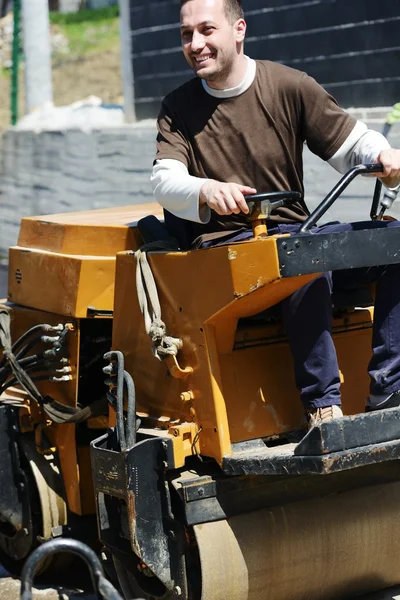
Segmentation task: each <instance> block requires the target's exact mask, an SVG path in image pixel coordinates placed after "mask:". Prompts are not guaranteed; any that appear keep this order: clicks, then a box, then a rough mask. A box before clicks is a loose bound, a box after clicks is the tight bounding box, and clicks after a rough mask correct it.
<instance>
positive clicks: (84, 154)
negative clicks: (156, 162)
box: [0, 122, 156, 260]
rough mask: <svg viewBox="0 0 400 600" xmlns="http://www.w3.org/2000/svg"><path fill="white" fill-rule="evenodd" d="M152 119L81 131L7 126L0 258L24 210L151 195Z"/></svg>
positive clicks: (1, 161) (0, 173) (1, 158)
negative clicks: (24, 128)
mask: <svg viewBox="0 0 400 600" xmlns="http://www.w3.org/2000/svg"><path fill="white" fill-rule="evenodd" d="M155 136H156V132H155V123H154V122H151V123H150V124H146V123H144V124H140V125H136V126H126V127H121V128H118V129H111V130H109V129H107V130H103V131H94V132H92V133H84V132H82V131H78V130H76V131H74V130H72V131H57V132H43V133H34V132H28V131H15V130H9V131H7V132H6V133H5V134H4V135H3V139H2V144H1V146H0V210H1V219H0V260H1V259H3V260H4V259H5V258H6V256H7V252H8V247H9V246H10V245H13V244H15V243H16V240H17V237H18V228H19V222H20V220H21V218H22V217H23V216H28V215H41V214H50V213H57V212H74V211H79V210H90V209H95V208H106V207H109V206H113V205H114V206H118V205H121V206H122V205H126V204H141V203H143V202H147V201H149V200H150V199H151V198H152V196H151V189H150V182H149V176H150V171H151V168H152V162H153V159H154V154H155Z"/></svg>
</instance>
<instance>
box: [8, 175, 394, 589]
mask: <svg viewBox="0 0 400 600" xmlns="http://www.w3.org/2000/svg"><path fill="white" fill-rule="evenodd" d="M380 168H381V167H380V166H379V165H360V166H358V167H355V168H354V169H352V170H351V171H350V172H349V173H347V174H346V175H345V176H344V177H343V178H342V180H341V181H340V182H339V183H338V184H337V185H336V186H335V188H334V189H333V190H332V191H331V192H330V193H329V194H328V196H327V197H326V198H325V199H324V200H323V202H322V203H321V205H320V206H319V207H318V208H317V209H316V210H315V211H314V212H313V213H312V214H311V215H310V216H309V217H308V219H307V221H306V222H305V223H304V224H303V225H302V227H301V229H300V231H299V232H298V234H295V235H291V236H287V235H284V236H282V235H272V236H269V235H267V228H266V221H267V219H268V215H269V214H270V212H271V210H273V208H274V207H276V206H277V205H280V206H281V205H284V204H285V203H286V204H287V203H290V202H293V201H294V200H296V199H297V195H296V192H274V193H270V194H260V195H258V196H257V197H252V198H248V202H249V205H250V206H251V210H250V217H249V219H250V220H251V222H252V223H251V224H252V227H253V232H254V237H253V238H252V239H249V240H247V241H243V242H239V243H226V244H222V245H218V246H214V247H211V248H204V249H191V248H190V247H188V246H187V242H186V241H185V227H186V225H185V223H184V222H180V223H177V222H176V220H174V219H173V218H171V215H168V214H167V215H165V219H164V218H163V215H162V213H161V209H160V208H159V207H158V206H156V205H142V206H134V207H124V208H112V209H107V210H97V211H89V212H82V213H75V214H59V215H51V216H45V217H43V216H41V217H29V218H24V219H23V220H22V223H21V228H20V234H19V239H18V244H17V246H15V247H12V248H10V253H9V287H8V298H7V300H4V301H3V304H2V305H1V307H0V342H1V346H2V357H1V362H0V476H1V485H0V561H1V562H3V563H4V565H5V566H6V567H7V568H8V569H9V570H11V571H12V572H18V571H19V570H20V568H21V566H22V564H23V563H24V561H25V559H26V558H27V557H28V556H29V555H30V553H31V552H32V551H33V550H34V549H35V548H37V547H38V546H39V545H40V544H42V543H43V542H45V541H46V540H50V539H56V538H59V537H72V538H75V539H77V540H80V541H83V542H87V543H90V544H91V546H92V547H93V548H94V549H96V550H98V552H99V553H100V554H101V556H103V557H106V558H107V562H108V563H109V564H108V566H109V568H110V572H111V571H113V572H114V573H115V575H116V577H117V578H118V581H119V585H120V588H121V589H122V591H123V594H124V596H125V598H126V599H127V600H133V599H135V598H146V600H155V599H164V600H167V599H180V600H333V599H335V600H338V599H339V598H354V597H355V596H357V595H359V594H362V593H365V592H370V591H373V590H378V589H383V588H386V587H390V586H392V585H394V584H396V583H398V582H399V581H400V567H399V565H400V562H399V549H400V409H398V408H389V409H385V410H381V411H375V412H370V413H364V404H365V398H366V396H367V395H368V378H367V374H366V366H367V362H368V358H369V352H370V346H371V327H372V323H373V308H372V304H373V293H374V290H373V289H372V288H371V287H369V288H368V289H353V290H350V291H349V290H347V291H346V290H344V291H343V293H342V294H341V297H340V301H339V300H337V301H336V300H335V297H333V337H334V341H335V346H336V351H337V355H338V361H339V366H340V371H341V378H342V397H343V398H342V401H343V411H344V414H345V416H344V417H343V418H340V419H335V420H332V421H327V422H321V423H320V424H317V425H316V426H314V427H313V428H312V429H310V430H309V431H307V423H306V421H305V417H304V413H303V409H302V407H301V403H300V401H299V398H298V392H297V390H296V387H295V383H294V376H293V374H292V359H291V355H290V351H289V347H288V343H287V340H286V337H285V333H284V330H283V325H282V322H281V321H280V319H279V318H278V317H277V313H276V310H274V307H276V305H278V304H279V302H281V301H282V300H283V299H284V298H286V297H288V296H289V295H291V294H292V293H293V292H295V291H296V290H298V289H299V288H301V287H302V286H303V285H304V284H306V283H308V282H309V281H311V280H312V279H313V278H316V277H318V275H319V274H320V273H322V272H327V271H335V270H341V269H349V268H357V267H365V266H374V265H380V264H393V263H396V262H400V236H399V234H398V233H397V230H396V229H395V228H392V229H387V230H386V229H382V228H374V229H362V228H361V229H357V230H354V231H350V232H344V233H343V232H342V233H325V234H320V235H314V234H313V233H312V227H313V225H314V224H315V223H316V222H317V220H318V219H320V218H321V217H322V216H323V215H324V213H325V211H326V210H327V209H328V208H329V207H330V206H331V205H332V203H333V202H334V201H335V199H336V198H337V197H338V196H339V195H340V194H341V193H342V192H343V191H344V189H345V188H346V186H347V185H348V184H349V182H350V181H351V180H352V179H354V177H355V176H356V175H358V174H363V173H369V172H374V171H375V172H376V171H377V170H379V169H380ZM279 203H280V204H279ZM378 203H379V198H378ZM374 204H375V208H374V209H373V213H374V214H373V216H374V217H376V215H377V214H378V213H379V207H378V210H377V197H376V194H375V198H374ZM384 208H385V207H384ZM380 213H381V214H380V216H382V214H383V209H382V210H380ZM149 215H150V216H149ZM60 557H61V559H60ZM66 560H67V559H66V558H65V557H63V556H62V555H59V556H57V557H53V558H51V557H48V558H46V561H44V562H43V563H42V564H41V569H42V571H45V570H48V571H51V570H53V571H56V570H57V569H58V570H59V569H63V568H65V561H66Z"/></svg>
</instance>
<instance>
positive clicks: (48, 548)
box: [21, 539, 122, 600]
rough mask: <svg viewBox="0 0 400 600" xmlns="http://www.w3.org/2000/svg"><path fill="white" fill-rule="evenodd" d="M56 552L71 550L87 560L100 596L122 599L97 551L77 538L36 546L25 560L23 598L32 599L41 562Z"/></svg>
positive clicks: (22, 579) (112, 599)
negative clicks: (108, 578)
mask: <svg viewBox="0 0 400 600" xmlns="http://www.w3.org/2000/svg"><path fill="white" fill-rule="evenodd" d="M55 552H70V553H72V554H76V555H77V556H79V558H81V559H82V560H84V561H85V563H86V565H87V567H88V569H89V572H90V577H91V579H92V584H93V588H94V591H95V593H96V594H97V596H98V598H103V600H122V597H121V596H120V595H119V593H118V592H117V590H116V589H115V587H114V586H113V585H112V584H111V583H110V582H109V581H108V580H107V579H106V577H105V576H104V570H103V566H102V564H101V562H100V560H99V558H98V556H97V555H96V553H95V552H94V551H93V550H92V549H91V548H89V546H86V544H83V543H82V542H78V541H77V540H69V539H68V540H67V539H57V540H51V541H50V542H46V543H45V544H43V545H42V546H39V548H36V550H35V551H34V552H32V554H31V555H30V557H29V558H28V560H27V561H26V562H25V564H24V567H23V569H22V573H21V600H32V586H33V578H34V576H35V573H36V570H37V568H38V566H39V564H40V563H41V562H42V561H43V560H44V559H45V558H47V557H48V556H49V554H53V553H55Z"/></svg>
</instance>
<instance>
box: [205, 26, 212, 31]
mask: <svg viewBox="0 0 400 600" xmlns="http://www.w3.org/2000/svg"><path fill="white" fill-rule="evenodd" d="M204 31H205V32H206V33H210V32H211V31H214V27H211V26H209V27H205V28H204Z"/></svg>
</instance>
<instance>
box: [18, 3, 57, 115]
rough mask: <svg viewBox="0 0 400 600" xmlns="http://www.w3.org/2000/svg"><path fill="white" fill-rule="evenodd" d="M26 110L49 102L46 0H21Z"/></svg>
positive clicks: (50, 89)
mask: <svg viewBox="0 0 400 600" xmlns="http://www.w3.org/2000/svg"><path fill="white" fill-rule="evenodd" d="M22 27H23V42H24V55H25V96H26V111H27V112H28V113H29V112H31V111H33V110H35V109H37V108H41V107H42V106H46V105H52V103H53V85H52V78H51V47H50V27H49V6H48V0H22Z"/></svg>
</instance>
